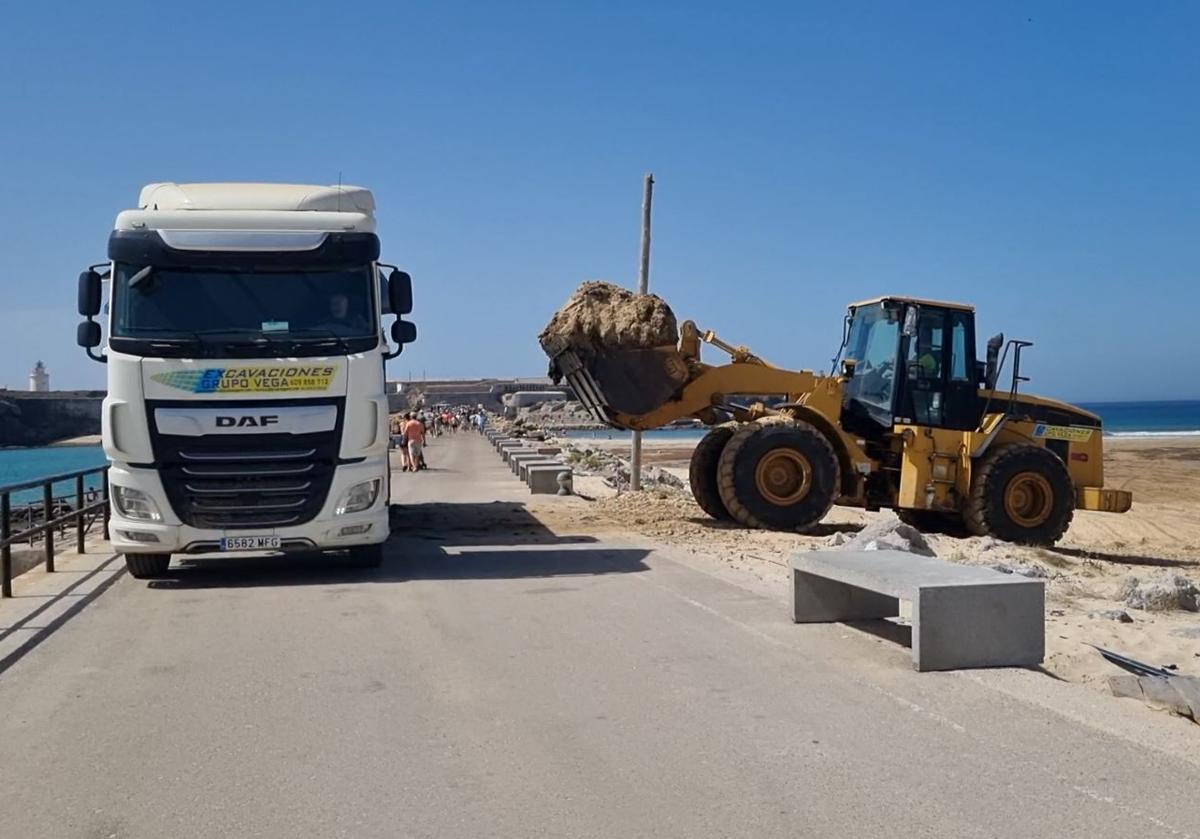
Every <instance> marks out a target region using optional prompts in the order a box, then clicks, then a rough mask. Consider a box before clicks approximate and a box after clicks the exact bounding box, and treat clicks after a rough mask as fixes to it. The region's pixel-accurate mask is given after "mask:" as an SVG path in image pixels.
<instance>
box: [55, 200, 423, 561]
mask: <svg viewBox="0 0 1200 839" xmlns="http://www.w3.org/2000/svg"><path fill="white" fill-rule="evenodd" d="M385 269H386V270H387V271H388V274H387V275H386V276H385V275H384V273H383V271H384V270H385ZM106 279H107V280H108V283H107V285H108V296H107V301H108V307H107V327H108V328H107V336H106V337H107V346H106V347H105V348H104V351H103V353H102V354H101V353H98V352H97V348H98V347H100V345H101V343H102V340H103V339H104V336H102V333H101V326H100V323H98V322H97V320H96V317H97V316H99V315H100V314H101V310H102V307H103V301H102V297H103V294H104V292H103V289H104V281H105V280H106ZM411 311H412V280H411V278H410V277H409V275H408V274H406V273H405V272H403V271H401V270H400V269H398V268H396V267H395V266H391V265H386V264H383V263H380V262H379V239H378V237H377V236H376V235H375V201H374V198H373V196H372V195H371V193H370V191H368V190H366V189H362V188H360V187H352V186H306V185H296V184H251V183H208V184H175V183H157V184H150V185H149V186H146V187H145V188H143V189H142V191H141V195H140V197H139V199H138V208H137V209H135V210H126V211H124V212H122V213H120V214H119V215H118V216H117V221H116V227H115V229H114V230H113V232H112V234H111V236H110V237H109V240H108V261H107V262H104V263H100V264H98V265H93V266H91V267H90V268H88V270H86V271H84V272H83V273H82V274H81V275H80V277H79V313H80V314H81V315H83V317H84V318H85V320H84V321H83V322H82V323H81V324H80V325H79V330H78V342H79V344H80V346H82V347H84V348H85V349H86V351H87V353H88V355H89V356H90V357H92V358H93V359H95V360H97V361H103V362H105V363H106V364H107V366H108V395H107V396H106V397H105V399H104V407H103V418H102V430H103V438H104V450H105V453H106V454H107V455H108V458H109V460H110V461H111V463H112V466H111V469H110V470H109V489H110V494H111V500H112V521H111V527H110V533H111V536H112V544H113V547H114V549H116V550H118V551H121V552H122V553H124V554H125V558H126V564H127V566H128V568H129V572H130V573H131V574H132V575H133V576H134V577H138V578H149V577H155V576H161V575H163V574H165V573H166V571H167V568H168V567H169V565H170V561H171V555H172V554H181V553H207V552H213V551H225V552H233V553H238V552H260V551H292V550H296V551H301V550H307V551H313V550H317V551H339V552H342V551H344V552H347V553H348V555H349V559H350V561H352V562H354V563H356V564H362V565H369V566H370V565H377V564H379V562H380V560H381V558H382V553H383V542H384V541H385V540H386V539H387V537H388V479H389V470H388V448H389V434H388V403H387V395H386V393H385V390H384V362H385V360H386V359H388V358H393V357H395V356H396V355H398V354H399V353H400V351H401V350H402V349H403V347H404V344H406V343H409V342H411V341H413V340H415V338H416V328H415V326H414V325H413V324H412V323H410V322H408V321H405V320H404V319H403V316H404V315H406V314H408V313H410V312H411ZM387 314H394V315H396V316H397V317H396V320H395V321H394V322H393V323H392V326H391V330H390V334H391V338H392V341H394V342H395V343H396V345H397V346H396V348H395V349H391V347H390V345H389V343H388V341H387V340H386V339H385V338H384V334H383V329H382V323H383V317H384V315H387Z"/></svg>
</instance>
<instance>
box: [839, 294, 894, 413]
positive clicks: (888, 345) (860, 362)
mask: <svg viewBox="0 0 1200 839" xmlns="http://www.w3.org/2000/svg"><path fill="white" fill-rule="evenodd" d="M902 313H903V310H902V309H900V308H899V307H891V306H886V305H872V306H861V307H859V308H857V309H855V310H854V314H853V316H852V317H851V318H850V333H849V336H848V337H847V339H846V358H848V359H853V360H854V361H855V362H857V364H856V366H855V369H854V378H852V379H851V380H850V381H849V382H847V383H846V386H845V390H844V393H845V396H846V399H847V402H848V404H849V407H851V408H852V409H856V413H861V414H865V415H866V416H869V417H870V418H871V419H872V420H874V421H876V422H878V423H879V424H880V425H885V426H891V424H892V397H893V395H894V394H895V389H896V357H897V353H898V352H899V348H900V321H901V318H902V316H903V314H902Z"/></svg>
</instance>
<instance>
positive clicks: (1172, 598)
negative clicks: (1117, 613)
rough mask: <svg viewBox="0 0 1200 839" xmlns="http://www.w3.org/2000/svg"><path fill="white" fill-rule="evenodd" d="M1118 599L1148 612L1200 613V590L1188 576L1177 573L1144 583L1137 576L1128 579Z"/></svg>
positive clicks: (1122, 585) (1122, 586)
mask: <svg viewBox="0 0 1200 839" xmlns="http://www.w3.org/2000/svg"><path fill="white" fill-rule="evenodd" d="M1117 599H1118V600H1120V601H1121V602H1123V603H1124V604H1125V605H1126V606H1132V607H1133V608H1135V609H1144V610H1145V611H1147V612H1168V611H1174V610H1182V611H1185V612H1200V589H1198V588H1196V584H1195V583H1193V582H1192V581H1191V580H1189V579H1188V578H1187V577H1183V576H1180V575H1178V574H1172V575H1168V576H1165V577H1163V578H1162V579H1159V580H1147V581H1145V582H1143V581H1142V580H1141V579H1139V578H1138V577H1133V576H1130V577H1126V578H1125V580H1124V582H1123V583H1122V584H1121V589H1120V591H1119V592H1118V594H1117Z"/></svg>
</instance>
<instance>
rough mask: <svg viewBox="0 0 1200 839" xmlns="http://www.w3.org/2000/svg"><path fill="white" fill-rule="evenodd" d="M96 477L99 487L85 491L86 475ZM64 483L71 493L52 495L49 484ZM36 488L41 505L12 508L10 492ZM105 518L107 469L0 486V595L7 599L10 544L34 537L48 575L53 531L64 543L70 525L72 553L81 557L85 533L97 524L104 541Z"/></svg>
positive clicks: (9, 594) (10, 573)
mask: <svg viewBox="0 0 1200 839" xmlns="http://www.w3.org/2000/svg"><path fill="white" fill-rule="evenodd" d="M96 474H99V475H100V488H99V489H97V488H95V487H90V488H89V487H87V486H86V485H85V484H86V481H85V479H86V478H87V476H88V475H96ZM68 482H73V483H74V490H75V491H74V493H73V494H66V495H58V496H56V495H55V494H54V486H55V484H63V483H68ZM39 488H40V489H41V491H42V498H41V501H32V502H28V503H26V504H24V505H21V506H18V507H16V508H14V507H13V504H12V496H13V494H14V493H19V492H27V491H29V490H35V489H39ZM72 501H73V502H74V503H73V506H72ZM109 516H110V507H109V498H108V467H107V466H94V467H92V468H91V469H80V470H79V471H77V472H63V473H62V474H59V475H50V476H49V477H45V478H35V479H33V480H31V481H22V482H21V483H18V484H8V485H6V486H0V597H12V596H13V593H12V578H13V562H12V546H13V545H15V544H18V543H21V542H25V543H27V544H29V545H30V546H31V547H32V546H33V545H34V544H35V543H36V542H37V541H39V539H40V541H41V542H42V551H43V554H44V556H45V560H44V561H45V564H46V570H47V571H53V570H54V542H55V531H57V532H58V536H59V537H60V538H63V539H64V540H65V538H66V529H67V527H68V525H71V524H74V526H75V550H76V551H78V552H79V553H84V552H85V551H84V540H85V538H86V536H87V532H88V531H89V530H91V529H92V526H93V525H94V524H95V523H96V522H97V521H100V522H101V527H102V528H103V537H104V538H105V539H107V538H108V521H109ZM22 521H24V522H25V523H26V524H27V526H25V527H22V528H21V529H17V528H16V527H15V525H18V524H21V523H22Z"/></svg>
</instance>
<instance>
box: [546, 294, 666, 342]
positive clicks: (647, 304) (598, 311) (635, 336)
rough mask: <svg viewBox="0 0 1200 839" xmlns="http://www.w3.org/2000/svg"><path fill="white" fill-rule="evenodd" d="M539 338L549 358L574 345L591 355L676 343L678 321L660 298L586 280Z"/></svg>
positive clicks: (555, 314) (556, 313)
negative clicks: (614, 350) (606, 351)
mask: <svg viewBox="0 0 1200 839" xmlns="http://www.w3.org/2000/svg"><path fill="white" fill-rule="evenodd" d="M538 341H539V342H541V345H542V349H544V350H545V351H546V353H547V354H548V355H551V356H553V355H555V354H557V353H559V352H562V351H563V350H565V349H573V350H575V352H576V353H577V354H579V355H580V356H581V357H583V358H590V357H592V356H594V355H595V354H596V353H597V352H601V351H603V350H613V349H622V350H624V349H650V348H652V347H661V346H664V345H675V344H676V343H678V341H679V325H678V323H677V322H676V320H675V313H674V312H672V311H671V307H670V306H668V305H667V303H666V301H664V300H663V299H662V298H661V297H658V296H656V295H653V294H635V293H634V292H632V291H630V290H629V289H626V288H621V287H620V286H618V285H613V284H612V283H607V282H603V281H602V280H590V281H588V282H586V283H584V284H583V285H581V286H580V287H579V288H577V289H576V290H575V293H574V294H572V295H571V298H570V299H569V300H567V302H566V305H564V306H563V307H562V308H561V309H559V310H558V311H557V312H555V313H554V317H552V318H551V319H550V323H548V324H546V328H545V329H543V330H542V333H541V334H540V335H539V336H538Z"/></svg>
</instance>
